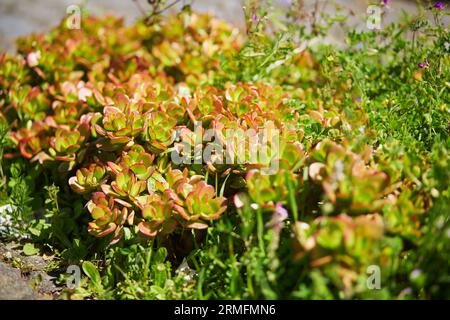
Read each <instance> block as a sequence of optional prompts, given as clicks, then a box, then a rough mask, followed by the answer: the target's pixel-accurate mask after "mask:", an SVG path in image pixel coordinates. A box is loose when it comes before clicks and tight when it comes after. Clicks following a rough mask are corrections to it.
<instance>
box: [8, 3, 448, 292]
mask: <svg viewBox="0 0 450 320" xmlns="http://www.w3.org/2000/svg"><path fill="white" fill-rule="evenodd" d="M265 3H266V2H265V1H261V2H258V1H252V3H249V4H248V5H247V6H246V8H245V16H246V19H247V35H243V34H241V33H240V32H239V31H238V30H237V29H235V28H233V27H231V26H229V25H228V24H226V23H225V22H223V21H220V20H217V19H216V18H213V17H210V16H208V15H203V14H195V13H191V12H190V11H189V10H186V9H185V10H183V11H182V12H181V13H179V14H178V15H173V16H169V17H160V16H159V17H156V16H154V17H153V18H152V23H149V20H148V19H147V21H139V22H137V23H136V24H134V25H132V26H124V25H123V22H122V20H120V19H117V18H113V17H105V18H101V19H100V18H95V17H83V19H84V23H83V28H82V29H81V30H68V29H66V28H65V26H64V25H63V24H61V25H60V26H59V27H57V28H55V29H54V30H52V31H51V32H49V33H48V34H47V35H32V36H29V37H25V38H21V39H19V40H18V53H17V54H16V55H8V54H2V55H0V112H1V113H0V118H1V126H0V155H1V161H2V162H1V164H2V167H1V168H2V170H1V171H0V175H1V179H2V180H1V181H2V184H1V194H2V204H5V205H8V206H9V207H8V208H10V209H12V211H11V212H10V211H6V210H3V211H1V212H0V217H1V218H2V219H1V220H0V235H1V236H2V237H5V238H8V239H15V240H26V241H23V242H24V251H26V252H28V253H29V254H35V253H37V252H38V251H40V252H46V253H49V252H50V253H51V254H54V255H56V256H57V257H58V258H60V259H61V261H60V263H59V267H60V268H63V267H65V266H67V265H70V264H78V265H80V266H82V269H83V272H84V274H85V275H86V277H84V278H83V279H82V281H81V283H80V286H79V287H78V288H75V289H67V290H66V291H65V293H64V296H65V297H67V298H73V299H79V298H83V299H85V298H96V299H111V298H120V299H194V298H197V299H209V298H211V299H225V298H226V299H229V298H233V299H234V298H236V299H242V298H243V299H257V298H269V299H277V298H290V299H291V298H298V299H304V298H312V299H319V298H321V299H333V298H345V299H348V298H399V299H402V298H442V297H443V298H448V297H449V293H448V286H446V284H448V274H449V271H450V270H449V259H448V246H449V244H450V237H449V230H450V229H449V228H450V227H449V217H448V214H447V212H448V203H450V201H449V200H450V199H449V197H450V195H449V189H448V179H449V172H450V170H449V161H448V160H449V159H448V149H449V143H450V139H449V135H448V133H449V123H450V117H449V114H450V112H449V106H448V103H449V90H448V89H449V87H450V85H449V83H450V79H449V78H448V77H449V75H450V70H449V69H450V64H449V62H450V61H449V58H448V57H449V55H448V53H449V52H448V51H449V46H448V43H449V39H448V35H449V33H448V27H446V26H445V25H444V23H443V22H442V17H443V16H444V15H445V14H446V11H444V10H442V8H441V9H440V8H438V7H433V8H431V9H428V10H429V11H428V13H431V15H432V17H433V19H434V20H433V21H431V22H430V21H428V20H426V18H425V13H423V14H422V15H421V16H419V17H418V18H415V20H411V19H409V20H408V19H407V20H406V22H404V23H399V24H397V25H390V26H386V28H385V29H383V30H380V31H377V32H374V31H370V32H359V33H358V32H349V33H347V37H346V41H347V47H345V48H341V49H337V48H333V47H331V46H318V47H315V48H313V47H311V48H308V49H305V46H304V44H303V41H304V40H310V39H313V38H315V37H318V36H321V35H323V34H324V30H326V28H327V27H330V26H331V25H332V24H333V23H334V22H339V21H340V18H338V19H332V18H330V17H328V18H326V19H325V20H324V21H325V25H320V24H319V23H318V22H317V21H318V20H316V19H314V20H313V21H312V22H311V21H309V22H307V21H304V19H306V18H305V17H302V16H299V15H298V14H297V15H296V14H295V12H296V9H298V8H299V7H302V1H293V4H292V6H293V7H292V8H290V11H288V14H287V16H286V17H285V19H284V20H283V19H278V20H276V21H275V20H274V19H275V17H273V16H272V15H271V14H269V12H271V11H270V10H269V9H268V7H267V5H265ZM155 8H156V9H157V8H158V7H155ZM155 8H154V9H155ZM156 11H158V10H156ZM315 14H318V13H317V12H316V13H315ZM294 21H296V22H297V23H296V24H294V23H293V22H294ZM286 23H287V26H286ZM307 25H309V26H310V27H308V28H305V26H307ZM295 26H298V28H296V27H295ZM307 29H308V30H310V31H307ZM409 31H412V33H413V34H414V37H413V39H410V38H409V37H408V33H409ZM299 40H300V42H299ZM419 43H420V46H419V45H418V44H419ZM199 123H201V124H202V127H201V128H200V129H198V128H199V126H198V125H199ZM230 130H233V131H230ZM249 131H252V132H254V134H255V135H260V134H262V137H263V138H262V140H256V142H255V143H253V144H252V143H249V142H242V141H241V140H239V139H238V138H239V137H237V136H235V135H234V133H236V132H241V133H242V132H244V133H245V132H249ZM211 132H212V133H213V134H212V135H213V136H214V139H207V138H206V139H205V138H204V137H203V135H204V134H206V135H207V134H209V133H211ZM230 132H232V133H231V134H230ZM267 132H269V133H267ZM274 132H276V133H277V134H278V135H277V138H278V143H276V145H277V147H278V152H277V153H274V154H269V155H265V156H264V155H263V156H258V157H255V158H254V159H252V160H248V159H249V155H250V154H251V150H252V148H254V147H260V146H261V145H263V142H268V141H270V138H271V137H272V133H274ZM264 134H265V135H264ZM217 145H223V146H226V147H227V148H226V153H224V154H221V153H220V152H215V153H214V152H213V153H212V156H211V157H210V158H209V159H206V160H205V159H204V157H203V154H202V151H203V150H214V147H216V146H217ZM269 145H270V146H272V145H275V143H274V142H273V141H272V142H269ZM173 154H178V155H181V156H182V159H183V161H173V157H172V156H173ZM225 157H229V158H231V159H233V160H234V161H232V163H227V162H224V161H223V159H224V158H225ZM274 160H275V161H276V162H277V164H278V168H277V170H276V171H275V172H271V174H267V171H266V169H268V168H270V166H271V164H272V163H273V161H274ZM41 186H45V187H44V188H42V187H41ZM8 212H10V213H8ZM5 221H6V223H5ZM4 226H6V227H4ZM25 242H26V243H25ZM31 243H33V244H31ZM432 243H434V244H433V245H431V244H432ZM374 265H375V266H378V267H379V268H380V270H381V275H380V277H381V279H380V280H381V283H382V287H381V288H380V289H379V290H373V289H372V288H371V287H370V286H369V285H368V284H367V278H368V274H367V270H369V269H370V267H371V266H374ZM438 268H439V269H438ZM224 275H225V276H224ZM64 279H65V276H62V278H61V280H64Z"/></svg>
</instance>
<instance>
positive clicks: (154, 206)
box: [138, 195, 176, 237]
mask: <svg viewBox="0 0 450 320" xmlns="http://www.w3.org/2000/svg"><path fill="white" fill-rule="evenodd" d="M171 212H172V210H171V205H170V203H169V202H167V201H164V200H163V199H161V197H159V196H157V195H151V196H149V197H148V198H147V201H146V203H145V205H144V207H143V208H142V210H141V215H142V218H143V221H141V222H139V224H138V227H139V231H140V232H141V233H142V234H143V235H145V236H147V237H154V236H156V235H157V234H168V233H171V232H172V231H173V230H174V229H175V227H176V221H174V220H173V219H171Z"/></svg>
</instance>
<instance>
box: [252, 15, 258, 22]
mask: <svg viewBox="0 0 450 320" xmlns="http://www.w3.org/2000/svg"><path fill="white" fill-rule="evenodd" d="M252 20H253V22H258V16H257V15H256V14H254V15H253V16H252Z"/></svg>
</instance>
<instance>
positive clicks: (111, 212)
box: [86, 192, 133, 242]
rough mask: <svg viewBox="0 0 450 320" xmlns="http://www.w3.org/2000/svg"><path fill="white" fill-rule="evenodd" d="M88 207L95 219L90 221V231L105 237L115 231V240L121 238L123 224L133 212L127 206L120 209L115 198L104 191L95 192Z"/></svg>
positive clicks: (97, 235)
mask: <svg viewBox="0 0 450 320" xmlns="http://www.w3.org/2000/svg"><path fill="white" fill-rule="evenodd" d="M86 207H87V209H88V210H89V213H90V214H91V216H92V218H93V219H94V220H93V221H91V222H89V226H88V230H89V233H91V234H93V235H95V236H96V237H104V236H107V235H109V234H112V233H114V237H113V242H116V241H118V240H119V239H120V237H121V236H122V226H123V225H124V223H125V222H126V220H127V218H128V217H129V215H132V214H133V213H132V212H129V210H128V208H126V207H122V208H121V209H120V207H119V205H118V204H117V203H116V202H115V201H114V198H113V197H108V196H107V195H106V194H104V193H103V192H94V193H93V194H92V199H91V200H90V201H89V202H88V203H87V205H86Z"/></svg>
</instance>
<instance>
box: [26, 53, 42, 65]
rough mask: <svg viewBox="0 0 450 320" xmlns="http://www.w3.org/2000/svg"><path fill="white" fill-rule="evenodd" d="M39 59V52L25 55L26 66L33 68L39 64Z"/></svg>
mask: <svg viewBox="0 0 450 320" xmlns="http://www.w3.org/2000/svg"><path fill="white" fill-rule="evenodd" d="M40 58H41V52H40V51H35V52H30V53H29V54H28V55H27V64H28V65H29V66H30V67H35V66H37V65H38V64H39V59H40Z"/></svg>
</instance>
